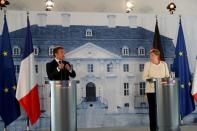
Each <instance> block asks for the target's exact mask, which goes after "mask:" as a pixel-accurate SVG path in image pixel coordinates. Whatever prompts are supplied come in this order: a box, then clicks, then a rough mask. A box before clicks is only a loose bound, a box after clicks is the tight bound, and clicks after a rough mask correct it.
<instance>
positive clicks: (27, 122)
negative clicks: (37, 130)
mask: <svg viewBox="0 0 197 131" xmlns="http://www.w3.org/2000/svg"><path fill="white" fill-rule="evenodd" d="M27 131H30V130H29V117H27Z"/></svg>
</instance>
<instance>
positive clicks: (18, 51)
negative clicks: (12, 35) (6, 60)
mask: <svg viewBox="0 0 197 131" xmlns="http://www.w3.org/2000/svg"><path fill="white" fill-rule="evenodd" d="M12 53H13V55H15V56H18V55H20V54H21V49H20V48H19V47H18V46H15V47H14V48H13V50H12Z"/></svg>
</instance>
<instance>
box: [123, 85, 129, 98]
mask: <svg viewBox="0 0 197 131" xmlns="http://www.w3.org/2000/svg"><path fill="white" fill-rule="evenodd" d="M128 95H129V83H124V96H128Z"/></svg>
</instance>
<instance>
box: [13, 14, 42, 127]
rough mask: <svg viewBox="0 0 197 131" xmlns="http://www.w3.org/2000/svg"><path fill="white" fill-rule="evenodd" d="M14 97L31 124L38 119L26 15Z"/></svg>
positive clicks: (36, 87) (31, 47)
mask: <svg viewBox="0 0 197 131" xmlns="http://www.w3.org/2000/svg"><path fill="white" fill-rule="evenodd" d="M16 98H17V99H18V101H19V103H20V105H21V106H22V107H23V109H24V110H25V112H26V114H27V116H28V118H29V120H30V122H31V124H32V125H33V124H34V123H35V122H36V121H37V120H38V119H39V117H40V114H41V111H40V100H39V93H38V84H37V81H36V76H35V65H34V50H33V44H32V36H31V31H30V22H29V16H27V34H26V40H25V46H24V52H23V56H22V61H21V66H20V72H19V78H18V83H17V91H16Z"/></svg>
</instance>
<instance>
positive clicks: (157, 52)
mask: <svg viewBox="0 0 197 131" xmlns="http://www.w3.org/2000/svg"><path fill="white" fill-rule="evenodd" d="M149 53H153V54H155V55H157V56H160V51H159V50H158V49H155V48H153V49H151V50H150V51H149Z"/></svg>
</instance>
